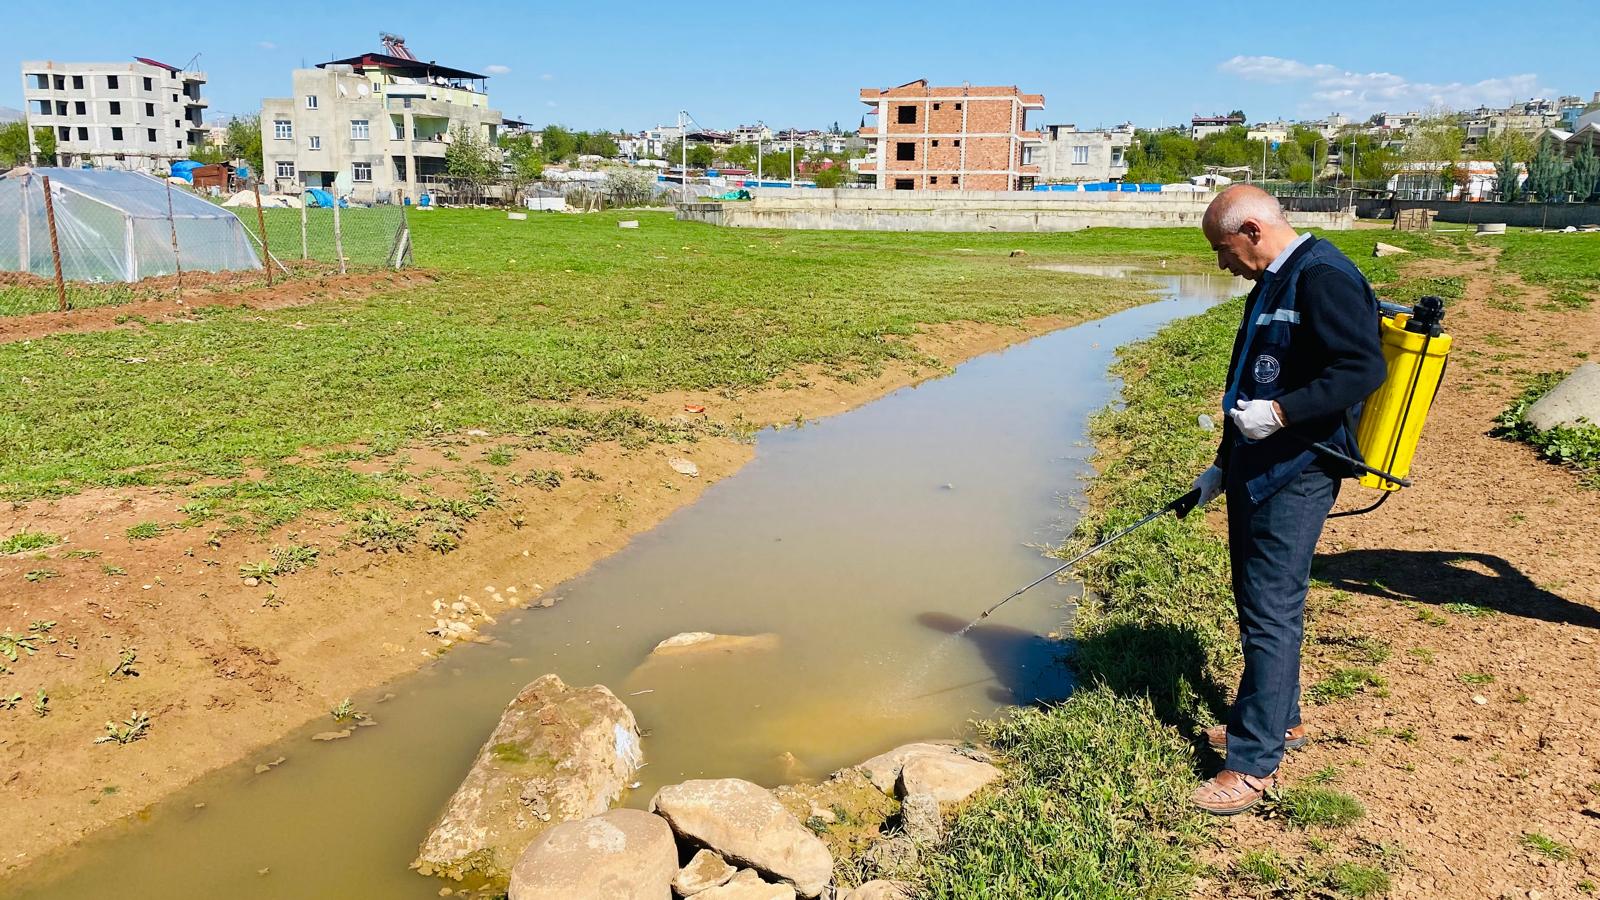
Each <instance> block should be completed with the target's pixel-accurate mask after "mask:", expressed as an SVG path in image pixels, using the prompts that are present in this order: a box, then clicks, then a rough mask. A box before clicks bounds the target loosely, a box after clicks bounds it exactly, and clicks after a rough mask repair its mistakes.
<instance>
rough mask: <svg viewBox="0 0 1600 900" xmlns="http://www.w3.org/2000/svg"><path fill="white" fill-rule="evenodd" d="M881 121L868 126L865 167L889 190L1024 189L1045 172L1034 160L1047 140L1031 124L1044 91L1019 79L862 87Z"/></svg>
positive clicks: (864, 170) (863, 96)
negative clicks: (1031, 89) (1003, 83)
mask: <svg viewBox="0 0 1600 900" xmlns="http://www.w3.org/2000/svg"><path fill="white" fill-rule="evenodd" d="M861 102H862V103H865V104H866V105H867V106H868V107H869V108H870V110H869V115H876V116H877V117H878V124H877V125H876V126H871V125H869V126H867V127H865V128H863V129H861V137H862V138H864V139H865V140H866V141H867V145H868V148H869V151H868V161H867V163H866V164H864V165H863V166H862V168H861V173H862V174H863V175H864V176H867V177H869V178H874V179H876V182H877V186H878V187H879V188H880V189H884V190H900V191H911V190H919V191H920V190H927V191H1018V190H1028V189H1030V188H1031V187H1032V186H1033V182H1034V181H1035V180H1036V179H1037V178H1038V175H1039V167H1038V166H1037V165H1035V164H1034V163H1033V162H1032V156H1033V153H1034V151H1035V150H1036V149H1037V148H1038V147H1039V146H1040V145H1041V144H1042V141H1041V138H1040V135H1039V133H1038V132H1037V131H1029V130H1028V123H1027V118H1028V112H1029V111H1030V110H1039V109H1044V95H1043V94H1024V93H1023V92H1022V91H1021V90H1019V89H1018V88H1017V87H1015V86H1011V87H978V86H974V85H962V86H959V87H929V86H928V82H927V81H926V80H921V79H919V80H917V81H913V82H910V83H908V84H902V85H900V86H899V87H892V88H862V89H861Z"/></svg>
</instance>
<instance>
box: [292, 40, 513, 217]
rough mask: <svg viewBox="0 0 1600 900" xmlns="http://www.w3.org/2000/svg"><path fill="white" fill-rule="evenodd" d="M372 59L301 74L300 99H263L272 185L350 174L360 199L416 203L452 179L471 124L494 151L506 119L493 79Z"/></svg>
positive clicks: (398, 46) (399, 48) (329, 180)
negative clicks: (493, 103) (453, 151)
mask: <svg viewBox="0 0 1600 900" xmlns="http://www.w3.org/2000/svg"><path fill="white" fill-rule="evenodd" d="M388 47H389V49H390V50H391V52H392V53H396V54H398V53H404V54H405V55H404V56H401V55H390V54H383V53H367V54H363V55H361V56H353V57H350V58H349V59H339V60H333V61H331V62H325V63H321V64H319V65H318V66H317V67H316V68H314V69H296V70H294V74H293V77H292V82H293V85H294V96H292V97H287V98H279V99H269V100H263V101H262V103H261V151H262V153H261V155H262V161H263V163H264V166H263V168H264V169H265V171H264V172H263V173H262V179H263V182H264V183H265V184H266V185H268V186H270V187H271V188H273V189H274V190H277V191H280V192H284V193H299V192H301V191H303V190H304V189H306V188H312V187H315V188H324V189H332V188H333V186H334V183H335V182H334V179H335V178H336V177H337V176H338V175H339V173H341V172H344V173H348V174H349V176H350V182H351V191H350V195H351V197H352V198H353V199H355V200H357V201H361V202H369V203H370V202H389V203H399V202H401V201H402V200H404V199H410V200H411V201H412V202H416V201H417V200H418V198H419V197H420V196H421V194H422V193H424V192H425V191H426V190H428V186H429V185H430V184H431V183H433V182H434V181H435V180H438V179H442V178H443V176H444V174H445V161H444V157H445V150H446V149H447V148H448V146H449V145H450V143H451V142H452V141H454V140H455V139H456V134H457V133H458V130H459V129H462V128H465V129H466V130H467V131H468V132H469V133H471V134H473V135H475V136H476V137H477V139H478V140H481V141H484V142H485V143H487V144H488V145H489V146H491V147H492V146H494V144H495V142H496V141H497V140H498V138H499V131H500V127H501V123H502V121H503V119H502V117H501V114H500V110H497V109H493V108H491V107H490V106H489V93H488V87H487V82H488V80H489V79H488V76H485V75H479V74H477V73H474V72H467V71H464V70H462V69H453V68H450V67H448V66H441V65H437V64H435V63H431V62H422V61H421V60H418V59H416V58H414V57H412V56H411V54H410V51H408V50H406V49H405V45H404V43H403V41H391V42H390V43H389V44H388Z"/></svg>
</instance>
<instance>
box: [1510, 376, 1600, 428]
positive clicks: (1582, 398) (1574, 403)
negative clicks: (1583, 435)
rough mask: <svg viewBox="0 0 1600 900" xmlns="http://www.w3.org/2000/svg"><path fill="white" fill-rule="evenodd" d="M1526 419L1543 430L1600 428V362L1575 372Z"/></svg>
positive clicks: (1537, 403) (1551, 391)
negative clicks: (1576, 427) (1580, 426)
mask: <svg viewBox="0 0 1600 900" xmlns="http://www.w3.org/2000/svg"><path fill="white" fill-rule="evenodd" d="M1524 418H1526V419H1527V420H1528V424H1529V425H1532V426H1533V427H1535V428H1537V429H1539V430H1540V431H1549V430H1550V429H1552V428H1559V427H1567V428H1571V427H1573V426H1576V425H1595V426H1600V363H1584V364H1583V365H1581V366H1579V367H1578V368H1576V369H1574V370H1573V372H1572V374H1571V375H1568V376H1567V377H1566V378H1565V379H1563V380H1562V382H1561V383H1560V384H1558V385H1556V386H1555V387H1553V388H1551V389H1550V392H1549V393H1547V394H1545V395H1544V396H1543V397H1540V398H1539V399H1538V400H1535V401H1534V403H1533V405H1532V406H1530V407H1528V412H1527V415H1526V416H1524Z"/></svg>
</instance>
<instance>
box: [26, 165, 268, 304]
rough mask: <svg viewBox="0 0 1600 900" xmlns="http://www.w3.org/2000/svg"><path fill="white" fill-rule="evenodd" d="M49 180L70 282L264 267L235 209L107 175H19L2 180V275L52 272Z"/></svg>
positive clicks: (131, 175) (143, 178)
mask: <svg viewBox="0 0 1600 900" xmlns="http://www.w3.org/2000/svg"><path fill="white" fill-rule="evenodd" d="M45 175H48V176H49V177H50V193H51V196H52V199H53V200H54V204H55V214H56V238H57V241H58V243H59V245H60V248H61V274H62V275H63V276H64V277H66V278H69V279H72V280H74V281H138V280H139V279H141V278H150V277H152V276H156V275H170V274H172V273H173V272H176V271H177V270H178V263H180V262H181V263H182V265H183V270H184V271H186V272H195V271H198V272H223V271H234V270H242V269H259V268H261V259H260V257H258V256H257V255H256V250H255V247H254V246H253V240H252V238H251V237H250V235H249V234H248V233H246V232H245V230H244V226H243V225H242V224H240V222H239V219H238V218H237V217H235V216H234V214H233V213H232V212H230V211H228V210H226V209H222V208H220V207H218V206H215V205H213V204H211V203H208V202H206V201H205V200H202V199H200V198H199V197H196V196H194V195H193V194H190V193H188V192H187V191H185V190H183V189H182V188H176V187H169V185H168V184H167V183H166V182H164V181H162V180H161V179H158V178H152V177H151V176H149V175H145V174H142V173H139V172H122V171H115V170H110V169H13V170H12V171H11V172H10V173H8V174H6V175H5V177H3V178H0V271H7V272H30V273H32V274H34V275H40V276H43V277H46V278H51V277H54V275H55V265H54V263H53V262H52V261H51V258H50V230H49V225H48V223H47V220H46V211H45V203H44V179H43V178H42V177H41V176H45ZM169 203H170V204H171V205H170V206H169V205H168V204H169ZM169 210H170V212H169ZM174 232H176V235H177V252H176V254H175V253H174V252H173V235H174Z"/></svg>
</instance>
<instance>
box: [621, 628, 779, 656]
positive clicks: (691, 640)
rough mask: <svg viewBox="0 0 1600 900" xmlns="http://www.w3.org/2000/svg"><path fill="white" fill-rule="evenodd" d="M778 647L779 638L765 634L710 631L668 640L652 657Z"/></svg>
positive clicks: (692, 633) (695, 632)
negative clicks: (717, 632)
mask: <svg viewBox="0 0 1600 900" xmlns="http://www.w3.org/2000/svg"><path fill="white" fill-rule="evenodd" d="M777 646H778V636H777V635H775V634H771V633H764V634H713V633H712V632H709V631H685V632H682V633H680V634H675V635H673V636H672V637H669V638H667V639H666V640H664V641H662V642H661V643H659V644H657V645H656V646H655V649H654V650H651V651H650V656H651V657H655V658H659V657H663V656H678V655H682V654H688V653H713V652H722V653H733V652H736V651H740V650H772V649H774V648H776V647H777Z"/></svg>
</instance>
